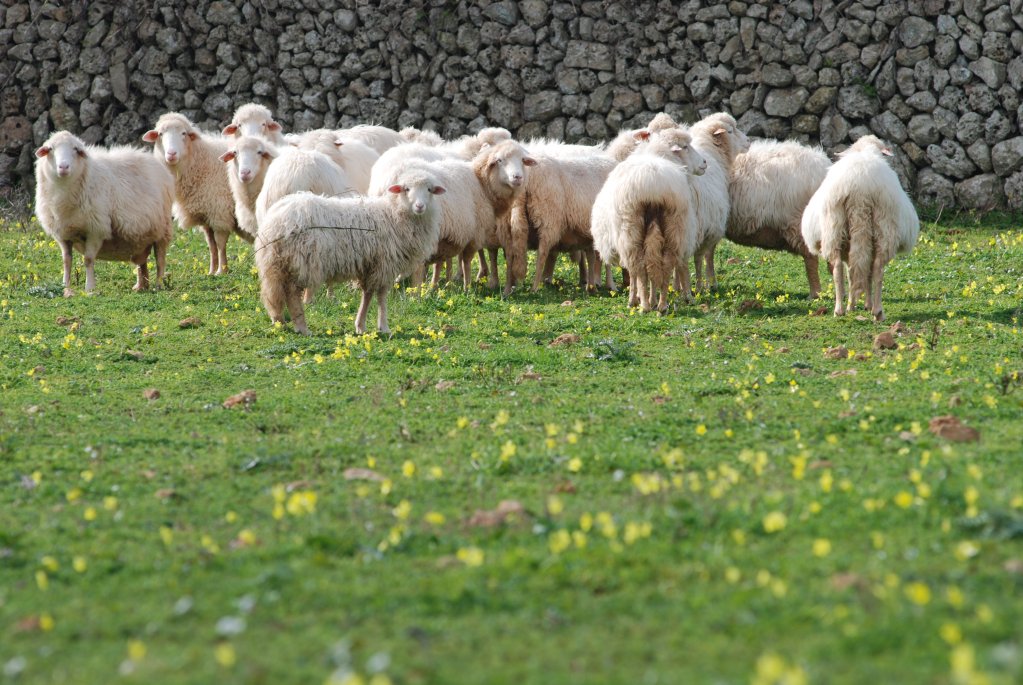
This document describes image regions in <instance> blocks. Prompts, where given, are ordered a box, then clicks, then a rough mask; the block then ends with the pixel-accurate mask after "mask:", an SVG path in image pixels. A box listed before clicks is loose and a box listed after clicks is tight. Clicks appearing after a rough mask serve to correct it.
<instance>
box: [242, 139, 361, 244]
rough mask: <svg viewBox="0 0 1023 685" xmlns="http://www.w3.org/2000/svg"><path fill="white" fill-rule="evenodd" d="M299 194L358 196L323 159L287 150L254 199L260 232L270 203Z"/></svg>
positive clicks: (319, 154)
mask: <svg viewBox="0 0 1023 685" xmlns="http://www.w3.org/2000/svg"><path fill="white" fill-rule="evenodd" d="M303 190H304V191H307V192H311V193H316V194H317V195H325V196H328V197H334V196H345V195H348V196H353V195H358V194H359V193H358V191H356V189H355V187H354V186H353V185H352V182H351V180H350V179H349V178H348V175H347V174H346V173H345V172H344V169H342V168H341V167H339V166H338V165H337V164H335V163H334V162H333V160H331V159H330V157H328V156H327V155H325V154H323V153H322V152H317V151H316V150H299V149H297V148H294V147H288V148H286V149H284V150H282V151H281V154H280V155H278V156H277V158H276V159H275V160H274V161H273V164H271V165H270V168H269V169H268V170H267V172H266V177H265V178H264V179H263V188H262V190H260V191H259V195H258V196H257V197H256V210H255V211H256V223H257V224H258V225H259V227H260V229H261V230H262V226H263V221H264V218H265V217H266V214H267V212H269V211H270V208H271V207H273V205H274V203H276V202H277V201H278V200H280V199H281V198H283V197H286V196H288V195H291V194H292V193H297V192H299V191H303Z"/></svg>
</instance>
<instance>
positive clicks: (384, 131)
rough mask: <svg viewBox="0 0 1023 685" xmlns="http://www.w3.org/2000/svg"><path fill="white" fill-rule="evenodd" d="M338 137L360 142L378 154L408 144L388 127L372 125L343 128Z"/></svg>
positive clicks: (338, 132)
mask: <svg viewBox="0 0 1023 685" xmlns="http://www.w3.org/2000/svg"><path fill="white" fill-rule="evenodd" d="M337 134H338V137H341V138H347V139H352V140H358V141H359V142H362V143H365V144H366V145H369V146H370V147H371V148H373V149H374V150H376V151H377V154H381V155H382V154H384V153H385V152H387V151H388V150H390V149H391V148H392V147H394V146H395V145H401V144H402V143H405V142H407V141H406V140H405V139H404V138H402V137H401V135H400V134H399V133H398V132H397V131H395V130H393V129H389V128H387V127H386V126H373V125H370V124H359V125H358V126H352V127H351V128H343V129H340V130H338V131H337Z"/></svg>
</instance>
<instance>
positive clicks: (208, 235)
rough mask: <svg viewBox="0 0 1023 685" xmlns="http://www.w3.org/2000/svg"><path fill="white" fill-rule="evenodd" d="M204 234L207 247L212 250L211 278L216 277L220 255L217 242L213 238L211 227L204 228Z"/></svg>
mask: <svg viewBox="0 0 1023 685" xmlns="http://www.w3.org/2000/svg"><path fill="white" fill-rule="evenodd" d="M202 230H203V232H205V234H206V246H207V247H209V248H210V273H209V275H210V276H215V275H216V273H217V267H218V266H219V263H218V260H219V255H218V253H217V240H216V238H214V237H213V229H212V228H210V227H209V226H203V227H202Z"/></svg>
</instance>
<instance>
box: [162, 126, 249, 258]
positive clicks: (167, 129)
mask: <svg viewBox="0 0 1023 685" xmlns="http://www.w3.org/2000/svg"><path fill="white" fill-rule="evenodd" d="M142 140H144V141H145V142H147V143H153V154H154V155H155V156H156V158H157V159H159V160H161V161H163V162H164V163H166V165H167V167H168V168H169V169H170V171H171V174H172V175H173V176H174V218H175V219H177V222H178V225H179V226H181V227H182V228H193V227H195V226H202V227H203V231H204V232H205V234H206V244H207V245H208V246H209V249H210V272H209V273H210V275H211V276H212V275H214V274H224V273H227V271H228V266H227V239H228V238H229V237H231V233H232V232H235V231H238V221H237V220H236V219H235V216H234V196H233V195H232V194H231V186H230V184H229V183H228V180H227V170H226V168H225V167H224V164H223V162H221V161H220V156H221V155H222V154H224V153H225V152H227V148H228V140H227V139H226V138H222V137H220V136H215V135H209V134H206V133H202V132H200V131H199V130H198V129H197V128H196V127H195V126H194V125H193V124H192V122H191V121H189V120H188V118H187V117H186V116H184V115H183V114H178V113H177V112H168V113H167V114H164V115H163V116H161V117H160V118H159V119H158V120H157V122H156V127H155V128H153V129H152V130H151V131H147V132H146V133H145V134H144V135H143V136H142ZM240 235H241V237H243V238H246V237H248V236H246V234H244V233H240ZM249 239H250V240H251V238H249Z"/></svg>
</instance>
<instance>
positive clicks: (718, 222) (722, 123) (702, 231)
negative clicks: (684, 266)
mask: <svg viewBox="0 0 1023 685" xmlns="http://www.w3.org/2000/svg"><path fill="white" fill-rule="evenodd" d="M689 133H690V135H692V137H693V146H694V147H695V148H696V150H697V152H699V153H700V155H702V156H703V157H704V158H705V159H706V160H707V168H706V171H705V172H704V173H703V174H702V175H700V176H698V177H697V178H694V179H693V193H694V195H695V197H696V199H695V202H696V223H697V226H698V229H697V239H696V240H697V242H696V252H695V253H694V255H693V258H694V260H695V264H694V266H695V270H696V290H697V291H703V290H705V288H707V287H710V288H713V287H716V286H717V274H716V273H715V271H714V250H715V249H716V248H717V244H718V243H719V242H721V240H722V238H724V237H725V231H726V228H727V226H728V207H729V205H728V182H729V178H730V176H731V172H732V165H733V163H734V161H735V158H736V156H737V155H739V154H741V153H743V152H745V151H746V150H748V149H749V145H750V143H749V139H748V138H747V137H746V134H745V133H743V132H742V131H740V130H739V128H738V126H737V125H736V123H735V119H733V118H732V116H731V115H730V114H726V113H724V112H718V113H715V114H711V115H709V116H707V117H704V118H703V119H701V120H700V121H698V122H697V123H695V124H693V125H692V126H691V127H689ZM704 263H706V266H707V281H706V284H705V283H704V280H703V267H704ZM681 285H682V284H681V283H680V282H676V287H678V288H680V287H681ZM685 296H686V297H688V296H689V294H688V292H687V293H685Z"/></svg>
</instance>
